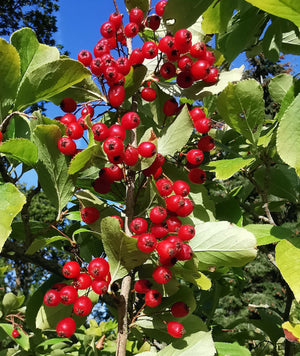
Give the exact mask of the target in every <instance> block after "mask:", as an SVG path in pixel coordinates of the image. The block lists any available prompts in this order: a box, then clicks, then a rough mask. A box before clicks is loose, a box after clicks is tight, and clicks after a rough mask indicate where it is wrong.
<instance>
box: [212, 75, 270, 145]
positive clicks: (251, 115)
mask: <svg viewBox="0 0 300 356" xmlns="http://www.w3.org/2000/svg"><path fill="white" fill-rule="evenodd" d="M217 107H218V110H219V113H220V115H221V117H222V119H223V120H224V121H225V122H226V123H227V124H228V125H229V126H230V127H231V128H233V129H234V130H236V131H237V132H238V133H240V134H241V135H243V136H244V137H245V138H247V139H248V140H249V141H250V142H251V143H255V142H256V141H257V140H258V138H259V135H260V132H261V129H262V124H263V122H264V118H265V106H264V100H263V90H262V87H261V85H260V84H259V83H258V82H257V81H256V80H254V79H249V80H243V81H241V82H239V83H237V84H231V83H230V84H229V85H228V86H227V88H226V89H225V90H224V91H223V92H222V93H221V94H220V95H219V97H218V100H217Z"/></svg>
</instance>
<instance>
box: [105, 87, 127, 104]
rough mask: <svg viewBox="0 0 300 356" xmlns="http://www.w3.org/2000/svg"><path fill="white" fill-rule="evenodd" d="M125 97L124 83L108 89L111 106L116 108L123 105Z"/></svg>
mask: <svg viewBox="0 0 300 356" xmlns="http://www.w3.org/2000/svg"><path fill="white" fill-rule="evenodd" d="M124 99H125V89H124V87H123V86H122V85H116V86H114V87H111V88H109V91H108V100H109V103H110V105H111V106H113V107H114V108H116V107H119V106H120V105H122V103H123V101H124Z"/></svg>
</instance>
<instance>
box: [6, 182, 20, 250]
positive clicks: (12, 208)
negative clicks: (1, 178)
mask: <svg viewBox="0 0 300 356" xmlns="http://www.w3.org/2000/svg"><path fill="white" fill-rule="evenodd" d="M0 196H1V205H0V216H1V219H0V251H1V250H2V247H3V245H4V243H5V241H6V239H7V238H8V236H9V235H10V233H11V223H12V221H13V219H14V217H15V216H16V215H17V214H18V213H19V212H20V211H21V209H22V207H23V205H24V204H25V203H26V198H25V196H24V194H22V193H21V192H20V191H19V190H18V189H17V188H16V187H15V186H14V185H13V184H11V183H5V184H3V185H0Z"/></svg>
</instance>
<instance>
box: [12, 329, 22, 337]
mask: <svg viewBox="0 0 300 356" xmlns="http://www.w3.org/2000/svg"><path fill="white" fill-rule="evenodd" d="M11 336H12V337H13V338H15V339H17V338H19V337H20V336H21V335H20V333H19V331H18V330H17V329H13V331H12V333H11Z"/></svg>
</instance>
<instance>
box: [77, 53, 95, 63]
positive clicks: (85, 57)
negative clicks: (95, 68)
mask: <svg viewBox="0 0 300 356" xmlns="http://www.w3.org/2000/svg"><path fill="white" fill-rule="evenodd" d="M77 59H78V61H79V62H80V63H82V64H83V65H84V66H85V67H88V66H89V65H90V64H91V62H92V59H93V56H92V53H91V52H89V51H87V50H85V49H83V50H81V51H80V52H79V53H78V55H77Z"/></svg>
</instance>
